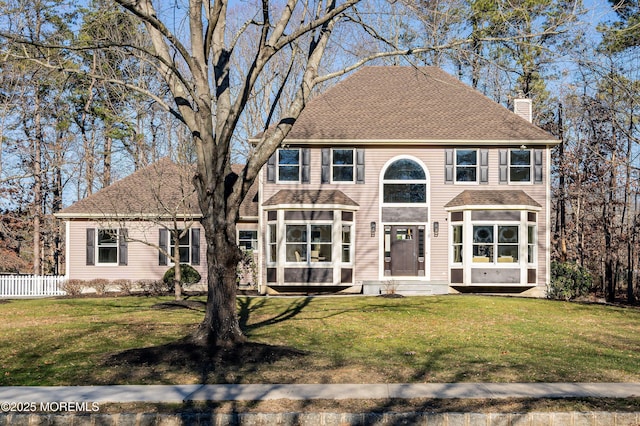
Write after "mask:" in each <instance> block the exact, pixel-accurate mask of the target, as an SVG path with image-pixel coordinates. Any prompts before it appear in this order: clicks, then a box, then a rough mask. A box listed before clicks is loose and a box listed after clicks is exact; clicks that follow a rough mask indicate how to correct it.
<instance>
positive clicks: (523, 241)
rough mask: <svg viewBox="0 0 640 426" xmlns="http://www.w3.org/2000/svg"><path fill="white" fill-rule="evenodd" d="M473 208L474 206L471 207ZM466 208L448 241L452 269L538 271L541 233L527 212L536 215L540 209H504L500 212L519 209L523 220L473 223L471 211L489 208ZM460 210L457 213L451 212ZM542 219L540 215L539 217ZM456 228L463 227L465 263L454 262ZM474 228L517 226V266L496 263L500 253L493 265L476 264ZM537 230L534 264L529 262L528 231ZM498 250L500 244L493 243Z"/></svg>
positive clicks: (511, 207)
mask: <svg viewBox="0 0 640 426" xmlns="http://www.w3.org/2000/svg"><path fill="white" fill-rule="evenodd" d="M469 207H471V206H469ZM469 207H467V208H465V209H464V210H463V212H464V216H463V220H462V221H457V222H452V223H451V224H450V225H449V238H448V240H449V241H448V249H447V250H448V251H449V254H448V256H447V257H448V259H449V266H450V267H452V268H461V267H464V268H465V269H467V268H496V267H500V268H514V269H521V268H524V269H536V268H538V266H539V255H540V250H539V231H540V227H539V224H538V223H537V222H530V221H528V220H527V216H526V215H527V213H528V212H536V210H537V209H535V208H532V207H531V206H504V207H503V208H500V210H517V211H519V212H520V214H521V220H519V221H518V220H482V221H481V220H471V212H472V211H474V210H478V209H480V210H487V208H486V206H473V207H471V208H469ZM450 211H457V210H450ZM536 217H539V216H536ZM455 225H462V226H463V228H462V229H463V232H462V246H463V248H462V263H457V262H453V227H454V226H455ZM474 226H518V247H519V251H518V262H514V263H500V262H498V261H497V252H496V253H495V254H494V261H493V262H474V261H473V245H474V243H473V227H474ZM530 226H533V227H534V239H535V241H534V242H533V243H532V245H533V247H534V251H533V258H534V259H533V263H530V262H529V256H528V249H529V245H530V244H529V241H528V228H529V227H530ZM493 244H494V245H495V246H496V247H497V245H498V243H497V241H496V242H494V243H493Z"/></svg>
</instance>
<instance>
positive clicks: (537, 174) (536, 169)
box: [533, 149, 544, 183]
mask: <svg viewBox="0 0 640 426" xmlns="http://www.w3.org/2000/svg"><path fill="white" fill-rule="evenodd" d="M543 152H544V151H543V150H542V149H534V150H533V179H534V182H535V183H542V180H543V179H542V174H543V172H542V156H543Z"/></svg>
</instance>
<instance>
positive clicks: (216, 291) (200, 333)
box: [193, 223, 246, 347]
mask: <svg viewBox="0 0 640 426" xmlns="http://www.w3.org/2000/svg"><path fill="white" fill-rule="evenodd" d="M231 228H232V229H231ZM205 232H207V233H208V232H213V233H214V235H213V239H214V241H215V243H214V244H208V245H207V272H208V274H209V279H208V282H207V291H208V292H207V305H208V306H209V305H211V309H207V310H206V313H205V317H204V320H203V321H202V323H201V324H200V326H199V327H198V329H197V330H196V332H195V333H194V335H193V338H194V340H195V341H196V342H197V343H198V344H201V345H206V346H213V347H221V346H222V347H229V346H233V345H236V344H239V343H243V342H245V341H246V338H245V336H244V334H243V333H242V330H241V329H240V324H239V323H238V317H237V305H236V292H237V282H236V269H237V264H238V261H239V257H240V251H239V249H238V246H237V245H236V242H235V241H229V239H228V238H227V235H228V233H229V232H233V233H235V224H233V223H232V224H229V225H227V229H218V230H217V231H216V230H214V229H206V231H205Z"/></svg>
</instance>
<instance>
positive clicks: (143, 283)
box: [136, 280, 169, 296]
mask: <svg viewBox="0 0 640 426" xmlns="http://www.w3.org/2000/svg"><path fill="white" fill-rule="evenodd" d="M136 284H137V286H138V287H139V288H140V290H141V291H142V293H143V294H145V295H149V296H157V295H162V294H167V293H168V292H169V287H168V286H167V284H166V283H165V282H164V281H163V280H140V281H137V282H136Z"/></svg>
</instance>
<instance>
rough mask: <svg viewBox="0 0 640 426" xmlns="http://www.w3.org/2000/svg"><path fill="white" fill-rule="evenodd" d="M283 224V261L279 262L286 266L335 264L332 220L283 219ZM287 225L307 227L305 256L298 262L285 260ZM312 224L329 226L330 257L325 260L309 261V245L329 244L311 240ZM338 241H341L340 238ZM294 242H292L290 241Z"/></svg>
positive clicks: (340, 246)
mask: <svg viewBox="0 0 640 426" xmlns="http://www.w3.org/2000/svg"><path fill="white" fill-rule="evenodd" d="M283 225H284V227H283V228H284V238H283V241H282V244H283V245H284V248H285V250H284V256H285V257H284V261H283V262H280V263H282V264H284V265H286V266H303V265H305V266H319V267H327V266H329V265H334V264H335V259H336V257H335V256H336V238H335V231H336V230H335V224H334V222H333V221H326V220H322V221H317V220H314V221H297V220H289V221H285V222H284V223H283ZM288 225H292V226H302V225H304V226H306V227H307V241H306V242H305V243H304V244H306V246H307V258H306V259H305V260H303V261H300V262H291V261H288V260H287V254H286V253H287V250H286V249H287V244H289V243H287V226H288ZM314 225H329V226H331V243H330V244H331V259H330V260H325V261H322V262H320V261H318V262H312V261H311V246H312V245H313V244H327V245H328V244H329V243H313V242H312V241H311V227H312V226H314ZM340 232H341V233H342V229H340ZM340 241H341V242H342V238H340ZM291 244H294V243H291ZM296 244H297V243H296ZM339 248H340V250H342V244H341V243H340V245H339Z"/></svg>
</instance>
